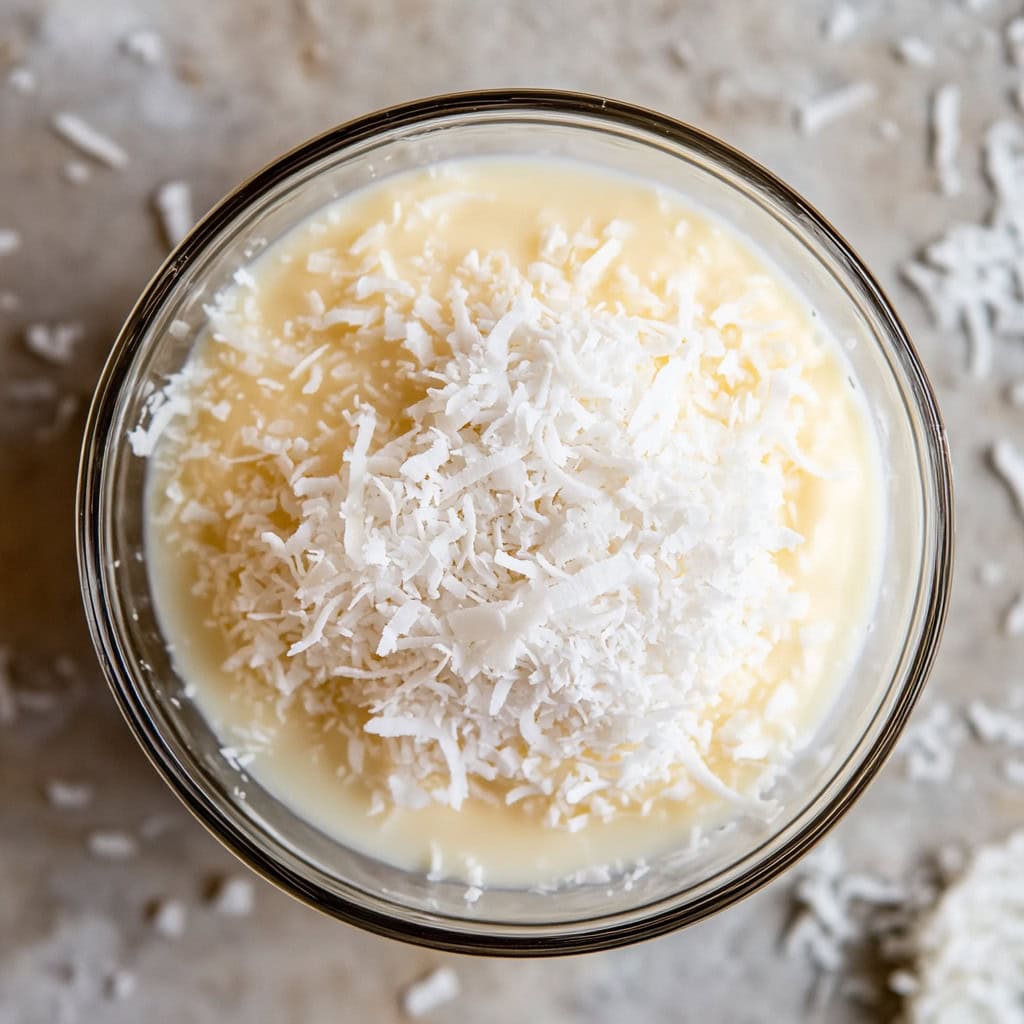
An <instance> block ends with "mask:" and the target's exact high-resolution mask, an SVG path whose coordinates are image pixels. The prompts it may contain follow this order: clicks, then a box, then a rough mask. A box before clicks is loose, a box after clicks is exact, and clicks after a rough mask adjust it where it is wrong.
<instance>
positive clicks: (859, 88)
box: [796, 82, 878, 135]
mask: <svg viewBox="0 0 1024 1024" xmlns="http://www.w3.org/2000/svg"><path fill="white" fill-rule="evenodd" d="M877 97H878V88H877V86H876V85H875V84H874V82H853V83H851V84H850V85H844V86H842V87H841V88H839V89H835V90H833V91H832V92H828V93H825V94H824V95H823V96H819V97H817V98H816V99H813V100H808V101H807V102H805V103H803V104H801V106H800V107H799V108H798V110H797V114H796V123H797V127H798V128H799V129H800V131H801V132H803V134H804V135H813V134H815V133H816V132H819V131H821V129H822V128H824V127H826V126H827V125H830V124H832V123H833V122H834V121H838V120H839V119H840V118H843V117H845V116H846V115H848V114H852V113H854V112H856V111H858V110H860V109H861V108H862V107H866V106H868V105H869V104H871V103H874V101H875V100H876V99H877Z"/></svg>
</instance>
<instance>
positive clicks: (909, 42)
mask: <svg viewBox="0 0 1024 1024" xmlns="http://www.w3.org/2000/svg"><path fill="white" fill-rule="evenodd" d="M893 52H894V53H895V54H896V56H897V57H898V58H899V59H900V60H901V61H903V63H904V64H910V65H912V66H914V67H919V68H930V67H932V65H934V63H935V50H934V49H932V47H931V46H930V45H929V44H928V43H926V42H925V41H924V40H923V39H921V38H920V37H919V36H904V37H903V38H902V39H900V40H898V41H897V43H896V45H895V46H894V47H893Z"/></svg>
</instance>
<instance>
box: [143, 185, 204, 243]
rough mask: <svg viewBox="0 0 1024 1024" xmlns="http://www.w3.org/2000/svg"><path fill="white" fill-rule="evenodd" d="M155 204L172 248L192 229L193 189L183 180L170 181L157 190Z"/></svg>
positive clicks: (165, 236) (161, 225)
mask: <svg viewBox="0 0 1024 1024" xmlns="http://www.w3.org/2000/svg"><path fill="white" fill-rule="evenodd" d="M153 205H154V206H155V207H156V211H157V214H158V216H159V217H160V227H161V229H162V231H163V235H164V239H165V240H166V242H167V244H168V246H169V247H170V248H172V249H173V248H174V247H175V246H176V245H177V244H178V243H179V242H180V241H181V240H182V239H183V238H184V237H185V236H186V235H187V234H188V233H189V231H191V229H192V225H193V224H194V223H195V217H194V216H193V214H192V190H191V189H190V188H189V186H188V185H187V184H186V183H185V182H183V181H168V182H166V183H165V184H163V185H161V186H160V187H159V188H158V189H157V190H156V195H155V196H154V197H153Z"/></svg>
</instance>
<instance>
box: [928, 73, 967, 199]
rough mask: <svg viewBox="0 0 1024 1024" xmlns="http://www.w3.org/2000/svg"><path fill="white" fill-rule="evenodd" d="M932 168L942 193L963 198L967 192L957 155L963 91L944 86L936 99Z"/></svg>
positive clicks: (933, 104)
mask: <svg viewBox="0 0 1024 1024" xmlns="http://www.w3.org/2000/svg"><path fill="white" fill-rule="evenodd" d="M931 128H932V164H933V166H934V167H935V177H936V179H937V181H938V184H939V190H940V191H941V192H942V194H943V195H944V196H956V195H959V194H960V192H961V191H962V189H963V180H962V178H961V176H960V169H959V168H958V167H957V151H958V150H959V148H960V88H959V86H956V85H943V86H940V87H939V88H938V89H936V90H935V93H934V95H933V96H932V113H931Z"/></svg>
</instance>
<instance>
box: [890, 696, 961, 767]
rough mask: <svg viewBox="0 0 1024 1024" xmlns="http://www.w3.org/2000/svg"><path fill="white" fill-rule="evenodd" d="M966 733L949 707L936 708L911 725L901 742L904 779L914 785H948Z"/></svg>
mask: <svg viewBox="0 0 1024 1024" xmlns="http://www.w3.org/2000/svg"><path fill="white" fill-rule="evenodd" d="M966 734H967V730H966V728H965V726H964V723H963V722H962V721H961V719H960V718H959V716H958V715H955V714H954V713H953V709H952V708H951V707H950V706H949V705H948V704H936V705H935V706H934V707H932V708H931V709H929V711H928V713H927V714H924V715H920V714H919V716H918V717H917V718H916V719H914V720H912V721H911V723H910V725H909V726H908V727H907V730H906V732H904V734H903V737H902V738H901V740H900V743H899V747H898V749H899V750H900V751H901V752H902V754H903V756H904V758H905V763H906V768H907V775H908V776H909V777H910V778H911V779H912V780H913V781H915V782H948V781H949V780H950V779H951V778H952V777H953V769H954V768H955V766H956V755H957V751H958V749H959V748H960V746H961V744H962V743H963V741H964V739H965V738H966Z"/></svg>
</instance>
